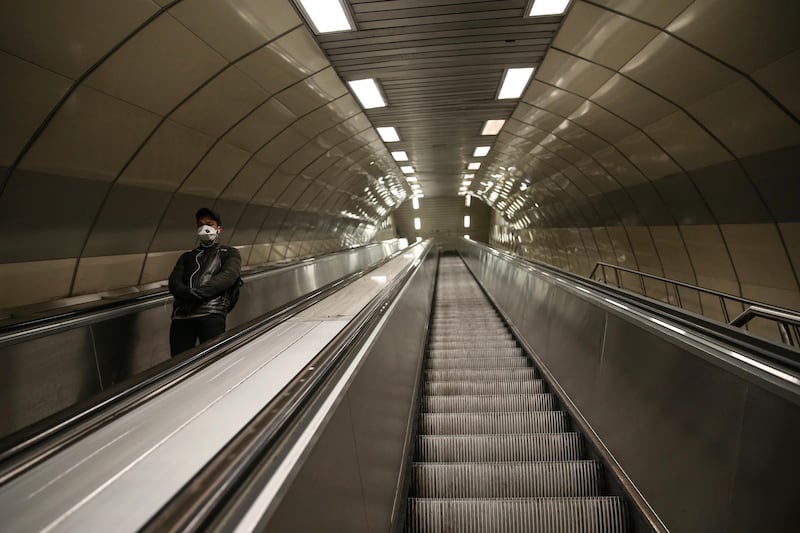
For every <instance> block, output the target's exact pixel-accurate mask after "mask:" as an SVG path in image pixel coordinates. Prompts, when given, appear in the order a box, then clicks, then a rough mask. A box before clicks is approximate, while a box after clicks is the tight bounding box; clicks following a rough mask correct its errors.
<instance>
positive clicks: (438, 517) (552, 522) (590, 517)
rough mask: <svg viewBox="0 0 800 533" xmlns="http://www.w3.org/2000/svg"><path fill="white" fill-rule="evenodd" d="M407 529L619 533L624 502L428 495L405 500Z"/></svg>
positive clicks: (623, 527) (481, 532)
mask: <svg viewBox="0 0 800 533" xmlns="http://www.w3.org/2000/svg"><path fill="white" fill-rule="evenodd" d="M406 523H407V531H409V532H411V533H422V532H425V533H445V532H448V533H449V532H454V531H458V532H459V533H500V532H502V533H529V532H532V531H535V532H537V533H622V532H624V531H627V529H628V517H627V512H626V508H625V503H624V501H623V500H621V499H620V498H617V497H614V496H597V497H593V498H515V499H459V500H444V499H429V498H409V500H408V518H407V520H406Z"/></svg>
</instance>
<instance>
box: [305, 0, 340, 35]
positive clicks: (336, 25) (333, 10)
mask: <svg viewBox="0 0 800 533" xmlns="http://www.w3.org/2000/svg"><path fill="white" fill-rule="evenodd" d="M299 1H300V5H301V6H302V7H303V11H305V12H306V15H308V18H310V19H311V23H312V24H313V25H314V28H316V30H317V33H330V32H332V31H347V30H352V29H353V26H352V24H350V20H349V19H348V18H347V13H346V12H345V10H344V6H343V5H342V2H341V0H299Z"/></svg>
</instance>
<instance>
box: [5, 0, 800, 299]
mask: <svg viewBox="0 0 800 533" xmlns="http://www.w3.org/2000/svg"><path fill="white" fill-rule="evenodd" d="M346 5H347V6H348V9H349V10H350V13H351V15H352V18H353V20H354V21H355V24H356V28H355V30H354V31H348V32H341V33H332V34H321V35H317V34H315V33H314V31H313V30H312V28H311V26H310V25H309V24H308V23H307V22H306V21H305V20H304V17H303V15H301V14H300V10H299V9H297V7H296V5H295V4H294V3H292V2H291V1H290V0H173V1H166V0H126V1H125V2H108V1H107V0H72V1H69V2H67V1H56V2H53V1H50V0H26V1H25V2H5V3H3V5H2V6H0V68H2V70H3V74H4V83H3V85H2V89H0V91H1V93H0V106H2V113H3V116H4V118H5V119H6V120H5V124H4V127H3V128H2V134H1V135H2V142H0V171H1V172H0V208H2V210H3V212H4V214H5V216H6V218H8V219H11V220H14V223H15V235H14V238H13V239H8V240H7V241H6V243H5V246H4V247H3V248H2V249H0V274H2V276H3V277H4V278H5V279H7V280H10V281H9V282H8V283H6V284H4V286H3V287H2V293H1V294H0V297H2V299H3V300H4V301H5V302H9V301H10V302H16V303H19V302H23V301H25V300H26V299H27V300H28V301H36V300H37V299H38V300H42V299H47V298H53V297H55V296H57V295H60V296H65V295H70V294H81V293H84V292H91V291H93V290H103V289H109V288H114V287H125V286H130V285H136V284H141V283H147V282H149V281H153V280H158V279H163V278H164V277H165V273H167V272H168V271H169V268H170V267H171V264H172V262H173V261H174V257H175V254H177V253H179V251H180V250H181V249H185V248H186V247H187V246H188V245H190V238H189V237H191V235H189V234H190V233H191V232H190V231H189V230H190V228H189V229H187V225H188V226H190V225H191V224H190V222H188V223H187V220H189V221H190V220H191V215H192V213H193V212H194V210H195V209H196V207H197V206H198V205H212V206H215V207H216V208H217V209H219V210H221V211H223V213H224V216H225V220H226V224H225V225H226V238H227V239H228V242H230V243H232V244H234V245H236V246H238V247H240V249H242V251H243V256H244V257H245V260H246V261H247V262H249V263H250V264H258V263H263V262H265V261H272V260H275V259H281V258H284V257H290V256H293V255H300V254H303V253H310V252H314V251H319V250H324V249H330V248H335V247H338V246H342V245H346V244H350V243H353V242H361V241H364V240H367V239H369V238H371V236H372V235H374V232H375V230H376V226H377V224H378V223H379V222H380V221H381V220H382V219H384V218H385V217H386V216H387V215H388V214H389V213H390V212H391V211H392V210H394V209H395V208H396V207H397V206H398V205H400V203H402V202H403V201H404V200H405V199H406V198H408V196H409V194H410V193H411V188H410V184H409V183H406V180H405V179H404V174H403V172H402V171H401V170H400V168H399V165H398V164H397V162H395V161H394V160H393V159H392V156H391V155H390V151H395V150H398V149H399V150H404V151H406V152H407V153H408V156H409V158H410V161H409V164H410V165H412V166H414V170H415V172H416V174H415V175H416V177H417V178H418V179H419V182H418V183H420V184H421V186H422V190H423V191H424V193H425V194H426V195H428V196H439V195H456V194H458V191H459V188H460V186H461V182H462V180H463V176H464V174H467V173H469V174H475V177H474V179H472V180H471V181H470V184H469V187H468V188H469V190H470V191H471V193H472V194H474V195H476V196H478V197H480V198H482V199H484V200H485V201H486V202H487V203H488V204H490V205H491V206H492V207H494V208H495V209H496V210H497V211H498V212H500V213H502V214H503V216H504V218H505V219H506V220H507V221H508V222H509V223H510V226H509V228H510V229H511V230H512V231H513V232H516V234H515V235H514V238H521V237H525V235H526V234H525V233H524V232H525V231H527V230H532V229H536V228H573V229H574V228H590V227H591V228H594V227H608V228H611V227H615V228H624V229H623V230H622V233H623V234H624V237H623V238H622V239H623V240H625V239H627V241H629V242H632V241H633V239H634V237H633V230H629V229H628V228H629V227H645V228H651V227H655V226H669V225H673V226H680V225H685V224H706V225H712V226H717V227H721V226H720V225H724V224H726V223H737V224H738V223H742V224H744V223H768V224H780V223H784V222H792V223H794V222H800V220H798V219H800V216H798V210H797V207H796V200H795V199H796V198H797V197H798V196H800V193H798V185H797V181H798V180H796V179H794V178H793V176H794V173H793V170H791V169H793V168H797V166H798V163H799V162H800V158H798V145H800V121H798V115H800V96H798V95H800V68H798V64H800V35H798V32H797V31H796V30H795V28H794V25H795V24H796V21H797V20H800V3H798V2H793V1H789V0H769V1H766V2H753V1H751V0H672V1H669V2H660V1H659V2H655V1H652V0H573V1H572V2H571V4H570V6H569V8H568V10H567V12H566V14H565V15H564V16H547V17H542V18H530V17H526V16H525V13H526V11H527V8H528V0H492V1H481V0H436V1H434V0H383V1H360V0H347V3H346ZM510 67H534V68H535V72H534V75H533V79H532V81H531V82H530V85H529V86H528V87H527V90H526V91H525V92H524V94H523V95H522V97H521V98H519V99H515V100H510V101H499V100H497V99H496V95H497V91H498V88H499V86H500V82H501V80H502V77H503V72H504V71H505V69H506V68H510ZM363 77H373V78H375V79H376V80H377V82H378V84H379V85H380V87H381V88H382V90H383V92H384V94H385V96H386V99H387V102H388V105H387V106H386V107H383V108H375V109H367V110H365V109H363V108H362V107H361V106H360V105H359V103H358V101H357V100H356V99H355V98H354V96H353V95H352V94H351V93H350V91H349V90H348V86H347V83H346V82H348V81H351V80H354V79H359V78H363ZM489 119H506V122H505V126H504V127H503V129H502V130H501V131H500V132H499V134H497V135H493V136H482V135H480V133H481V128H482V125H483V123H484V122H485V121H486V120H489ZM383 126H393V127H396V128H397V131H398V133H399V135H400V141H398V142H384V141H382V140H381V138H380V137H379V136H378V133H377V131H376V129H375V128H376V127H383ZM476 146H490V147H491V149H490V151H489V153H488V155H486V156H485V157H474V156H473V155H472V153H473V150H474V148H475V147H476ZM470 162H475V163H477V162H480V163H481V167H480V169H479V170H478V171H477V172H469V171H467V169H466V166H467V164H469V163H470ZM403 164H405V163H403ZM790 230H791V228H789V229H787V228H784V227H783V226H781V227H780V228H778V230H776V231H778V232H779V235H778V241H780V242H782V243H783V246H784V248H785V250H786V251H787V252H786V253H788V254H789V255H791V254H792V253H793V252H792V251H791V246H789V242H790V240H791V239H790V238H789V237H787V235H788V233H786V231H790ZM614 231H615V230H614ZM647 231H649V232H650V233H651V234H652V231H651V230H649V229H648V230H647ZM792 231H793V230H792ZM609 233H613V231H612V230H611V229H609ZM526 238H533V237H531V235H527V237H526ZM651 238H653V239H654V237H652V235H651ZM584 244H585V245H586V246H588V244H587V243H586V241H585V240H584ZM547 246H551V247H552V246H556V247H557V246H559V245H558V243H555V244H554V243H550V244H548V245H547ZM594 246H596V247H597V248H598V249H599V248H600V247H602V246H601V245H600V244H599V243H595V244H594ZM618 255H619V254H618ZM42 279H46V282H42ZM795 282H796V276H795ZM30 291H32V292H33V293H35V295H34V296H29V295H27V293H28V292H30Z"/></svg>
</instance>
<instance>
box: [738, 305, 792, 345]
mask: <svg viewBox="0 0 800 533" xmlns="http://www.w3.org/2000/svg"><path fill="white" fill-rule="evenodd" d="M754 318H766V319H767V320H770V321H771V322H774V323H776V324H778V332H779V333H780V335H781V340H782V341H783V343H784V344H788V345H789V346H800V315H798V314H796V313H790V312H784V311H776V310H775V309H773V308H771V307H762V306H760V305H751V306H750V307H748V308H747V309H745V310H744V311H742V313H741V314H740V315H739V316H737V317H736V318H734V319H733V320H731V322H730V324H731V326H735V327H742V326H745V325H746V324H747V323H748V322H750V321H751V320H753V319H754Z"/></svg>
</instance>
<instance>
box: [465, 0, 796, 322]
mask: <svg viewBox="0 0 800 533" xmlns="http://www.w3.org/2000/svg"><path fill="white" fill-rule="evenodd" d="M797 20H800V4H798V3H796V2H781V1H773V2H749V1H746V0H735V1H727V0H726V1H722V0H696V1H691V0H681V1H675V2H657V3H656V2H643V1H642V2H639V1H622V0H598V1H591V2H590V1H578V2H575V3H574V4H573V6H572V7H571V10H570V11H569V13H568V15H567V16H566V18H565V20H564V23H563V25H562V27H561V29H560V31H559V33H558V35H557V37H556V39H555V41H554V43H553V46H552V48H551V49H550V50H549V52H548V54H547V56H546V58H545V60H544V62H543V64H542V65H541V67H540V68H539V69H538V70H537V72H536V74H535V77H534V80H533V82H532V83H531V85H530V86H529V88H528V90H527V92H526V93H525V94H524V96H523V99H522V102H521V103H520V104H519V106H518V107H517V109H516V111H515V113H514V114H513V117H512V118H511V119H510V120H509V121H508V122H507V123H506V126H505V128H504V130H503V132H501V134H500V136H499V138H498V143H497V144H496V145H495V148H499V150H498V151H497V152H498V153H497V154H496V155H495V156H494V160H493V161H492V172H494V173H495V175H496V177H497V178H498V179H497V182H496V183H495V184H494V185H493V186H492V187H491V188H489V189H486V184H487V183H488V182H484V185H482V186H481V192H480V194H481V196H482V197H483V198H485V199H486V200H487V202H489V203H490V204H491V205H492V206H493V207H494V208H495V209H496V210H498V211H499V212H500V213H502V215H503V218H502V219H499V220H498V221H497V223H496V224H495V225H494V227H493V238H494V241H495V242H496V243H497V244H500V245H501V246H504V247H506V248H512V249H514V250H515V251H516V252H518V253H520V254H522V255H525V256H529V257H532V258H536V259H540V260H543V261H545V262H548V263H551V264H554V265H557V266H560V267H563V268H566V269H569V270H571V271H574V272H578V273H581V274H584V275H586V274H588V273H589V272H590V271H591V269H592V267H593V266H594V264H595V262H596V261H604V262H608V263H612V264H617V265H621V266H625V267H628V268H632V269H637V270H642V271H645V272H649V273H653V274H657V275H660V276H666V277H669V278H673V279H677V280H681V281H685V282H689V283H692V284H697V285H700V286H704V287H709V288H712V289H716V290H720V291H724V292H728V293H732V294H738V295H743V296H745V297H749V298H753V299H756V300H761V301H766V302H770V303H773V304H776V305H781V306H786V307H790V308H794V309H800V292H798V274H800V206H799V205H798V199H800V180H799V179H798V177H797V173H798V168H800V147H799V145H800V120H798V116H800V36H799V35H798V32H797V31H796V28H795V27H794V25H795V21H797ZM500 167H504V169H501V168H500ZM522 183H524V184H525V185H523V186H522V188H525V187H527V188H526V189H525V190H521V187H520V185H521V184H522ZM495 192H497V193H498V194H496V195H494V194H493V193H495ZM636 284H637V285H638V281H636ZM652 290H653V292H658V290H659V289H658V287H657V286H655V285H654V286H653V287H652ZM661 290H662V291H663V286H662V289H661ZM689 303H691V302H689ZM700 306H701V302H697V301H696V302H694V305H693V306H692V307H693V308H694V309H696V310H700ZM706 307H707V308H708V309H706V310H704V311H706V312H707V314H711V315H713V314H714V313H715V312H718V311H714V309H718V306H716V304H715V303H714V302H710V303H709V305H706Z"/></svg>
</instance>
